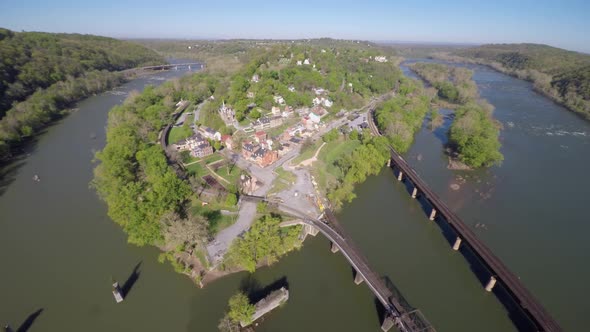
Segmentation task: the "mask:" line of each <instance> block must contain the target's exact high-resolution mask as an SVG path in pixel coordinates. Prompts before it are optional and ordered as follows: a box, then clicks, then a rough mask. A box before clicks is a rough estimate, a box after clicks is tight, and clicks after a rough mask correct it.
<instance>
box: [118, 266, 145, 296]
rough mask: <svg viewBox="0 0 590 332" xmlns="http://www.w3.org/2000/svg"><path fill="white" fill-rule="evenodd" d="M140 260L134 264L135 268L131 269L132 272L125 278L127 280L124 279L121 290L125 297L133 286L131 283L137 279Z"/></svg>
mask: <svg viewBox="0 0 590 332" xmlns="http://www.w3.org/2000/svg"><path fill="white" fill-rule="evenodd" d="M141 263H142V262H139V263H137V265H135V268H134V269H133V272H131V275H130V276H129V278H127V281H125V283H124V284H123V288H121V291H123V296H125V297H127V296H128V295H129V292H130V291H131V288H133V285H135V283H136V282H137V279H139V274H140V271H139V267H140V266H141Z"/></svg>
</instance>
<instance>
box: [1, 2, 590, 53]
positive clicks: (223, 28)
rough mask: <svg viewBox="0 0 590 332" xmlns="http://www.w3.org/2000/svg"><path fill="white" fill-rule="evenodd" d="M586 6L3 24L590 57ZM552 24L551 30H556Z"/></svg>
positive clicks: (189, 7)
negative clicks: (535, 48) (481, 47)
mask: <svg viewBox="0 0 590 332" xmlns="http://www.w3.org/2000/svg"><path fill="white" fill-rule="evenodd" d="M588 12H590V4H589V3H587V2H585V1H577V0H568V1H546V0H544V1H528V0H527V1H519V2H518V3H514V2H510V1H507V0H501V1H495V2H493V3H491V2H490V3H488V2H486V3H479V2H478V3H471V2H469V1H463V0H453V1H447V2H444V3H439V2H436V1H432V0H420V1H414V2H412V3H403V2H400V1H382V0H369V1H366V2H363V3H354V4H344V5H343V4H342V3H341V2H336V1H333V0H329V1H322V2H321V3H318V2H311V1H300V2H297V3H296V4H293V3H288V4H285V3H273V2H269V1H262V0H254V1H249V2H247V3H242V2H239V1H235V0H231V1H224V2H207V3H188V2H186V1H180V0H172V1H168V2H167V3H166V5H165V6H162V4H161V3H156V2H155V1H153V0H147V1H141V2H140V1H135V0H132V1H114V0H105V1H103V2H101V3H100V4H88V3H80V2H75V3H71V2H69V1H67V0H56V1H52V2H46V1H40V0H24V1H18V2H17V1H5V2H2V3H0V22H2V26H4V27H5V28H8V29H11V30H14V31H21V30H24V31H44V32H64V33H82V34H94V35H103V36H109V37H116V38H124V39H137V38H142V39H143V38H150V39H308V38H322V37H328V38H334V39H353V40H371V41H378V42H385V41H394V42H396V43H437V44H438V43H442V44H448V43H450V44H487V43H537V44H547V45H551V46H555V47H560V48H565V49H569V50H574V51H579V52H585V53H588V52H590V36H589V35H588V34H587V33H586V32H587V31H590V23H589V22H588V20H587V19H586V17H585V16H586V14H587V13H588ZM548 22H549V23H550V24H548Z"/></svg>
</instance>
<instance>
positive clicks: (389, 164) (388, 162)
mask: <svg viewBox="0 0 590 332" xmlns="http://www.w3.org/2000/svg"><path fill="white" fill-rule="evenodd" d="M387 167H391V158H389V159H387Z"/></svg>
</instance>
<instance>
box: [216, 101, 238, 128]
mask: <svg viewBox="0 0 590 332" xmlns="http://www.w3.org/2000/svg"><path fill="white" fill-rule="evenodd" d="M219 115H220V116H221V119H222V120H223V122H225V124H227V125H230V124H232V123H234V122H235V121H236V112H234V110H233V109H232V108H231V107H229V106H226V105H225V101H224V102H223V103H222V104H221V108H219Z"/></svg>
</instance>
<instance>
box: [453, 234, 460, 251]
mask: <svg viewBox="0 0 590 332" xmlns="http://www.w3.org/2000/svg"><path fill="white" fill-rule="evenodd" d="M460 246H461V238H460V237H458V236H457V239H456V240H455V243H454V244H453V250H455V251H457V250H459V247H460Z"/></svg>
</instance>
